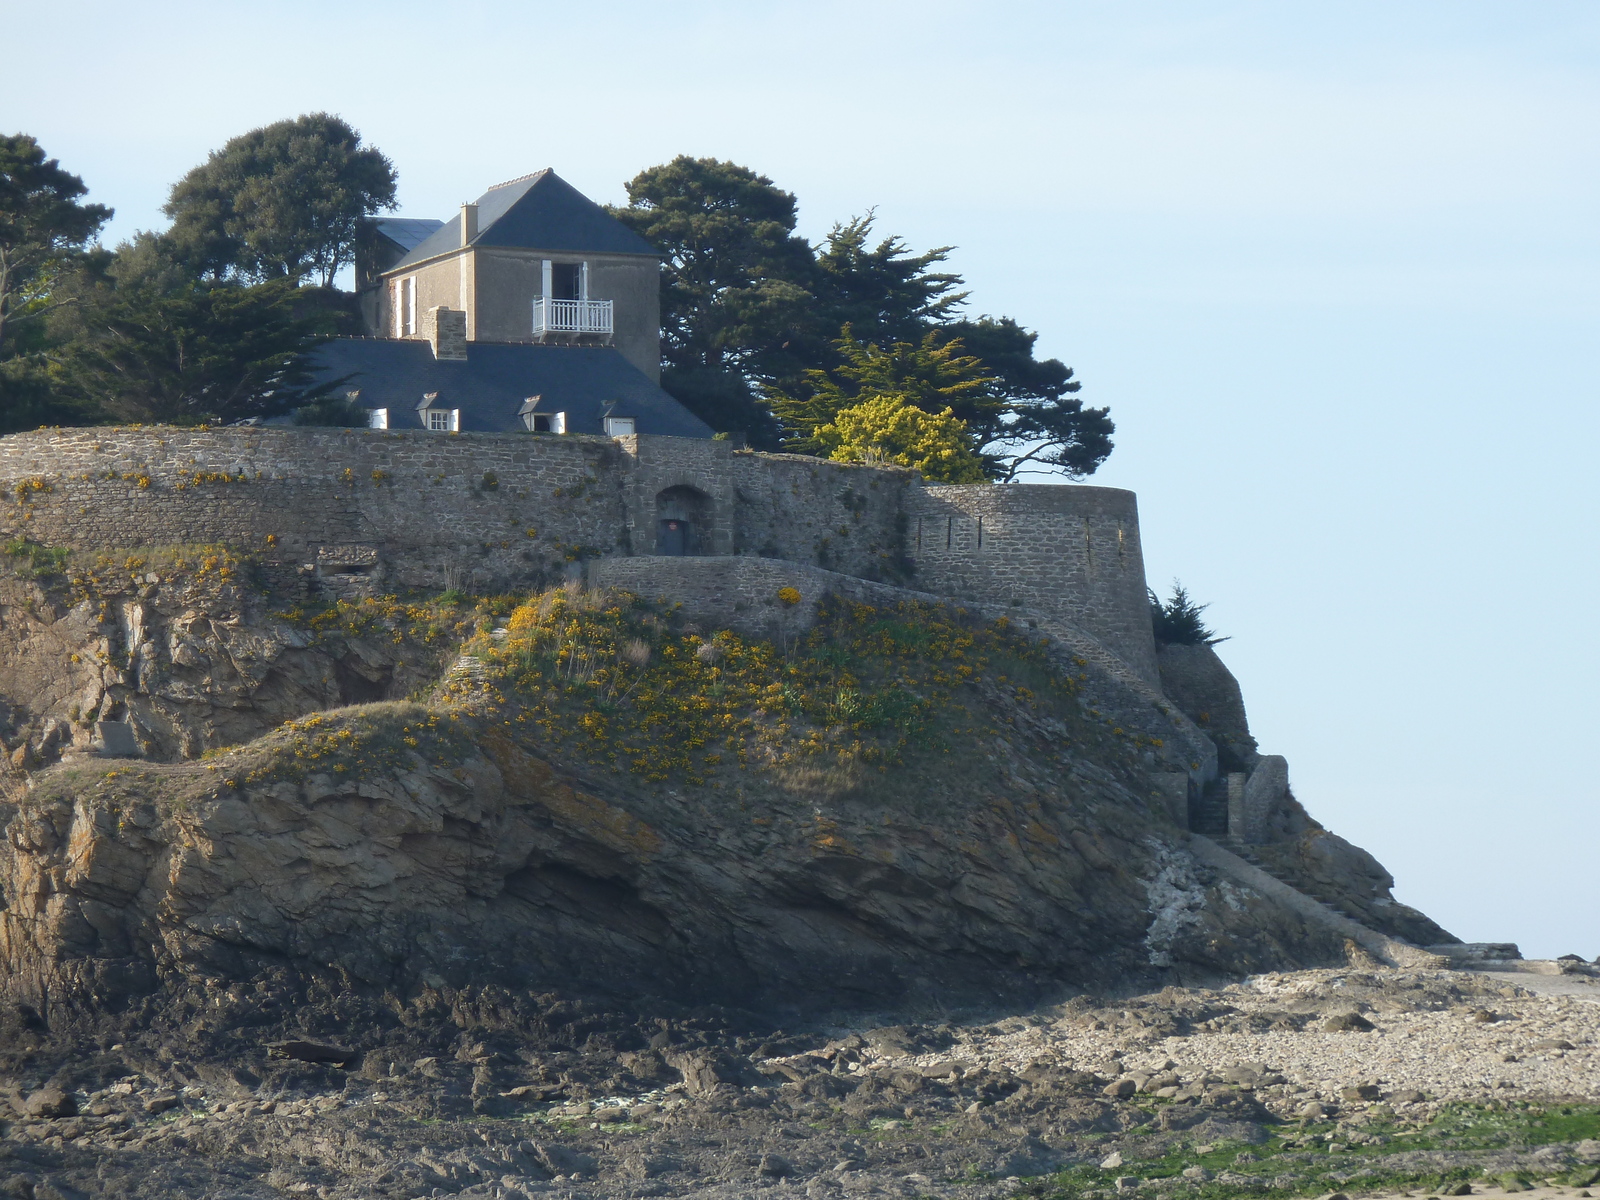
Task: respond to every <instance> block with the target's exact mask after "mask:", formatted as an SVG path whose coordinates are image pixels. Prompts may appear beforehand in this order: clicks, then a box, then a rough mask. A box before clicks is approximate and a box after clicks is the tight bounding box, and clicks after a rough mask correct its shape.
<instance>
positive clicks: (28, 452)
mask: <svg viewBox="0 0 1600 1200" xmlns="http://www.w3.org/2000/svg"><path fill="white" fill-rule="evenodd" d="M0 489H3V491H0V533H3V534H4V535H5V536H6V537H13V538H14V537H19V536H26V537H29V538H31V539H33V540H34V541H37V542H42V543H45V544H47V545H57V546H70V547H74V548H79V549H95V550H99V549H120V548H129V549H132V548H138V547H143V546H152V545H172V544H183V543H214V542H223V543H228V544H231V545H234V546H237V547H239V548H241V549H244V550H249V551H253V552H255V553H257V554H259V555H261V556H262V558H263V560H264V561H265V562H266V563H267V564H268V567H269V570H277V571H282V572H299V573H300V574H301V575H302V576H304V575H311V576H315V577H316V578H318V579H319V580H321V581H322V584H323V585H324V586H325V587H329V588H332V590H333V591H334V592H335V593H340V592H345V591H348V590H351V589H354V590H356V591H361V590H366V591H381V590H393V589H396V588H406V587H442V586H449V585H451V584H456V585H471V586H477V587H481V588H490V587H494V588H504V589H511V588H516V587H522V586H528V585H532V584H537V583H547V582H550V581H552V580H553V579H555V578H559V577H560V576H561V575H562V574H563V573H564V572H570V571H571V570H573V569H575V564H577V563H581V562H583V561H587V560H590V559H593V558H599V557H613V556H622V557H627V556H655V555H656V554H657V552H658V548H660V546H661V543H660V542H659V541H658V539H659V537H660V536H661V527H662V521H663V520H664V519H667V518H672V519H681V520H684V521H686V522H687V523H688V524H689V525H690V526H691V527H692V529H693V534H692V537H691V539H690V543H691V544H690V545H689V546H688V549H687V553H689V554H691V555H708V556H739V557H749V558H752V559H760V558H766V559H774V560H784V561H788V562H793V563H800V564H804V565H807V566H811V567H816V568H820V569H823V570H828V571H832V572H835V573H838V574H840V575H844V576H851V577H856V578H860V579H866V580H878V581H882V582H885V583H891V584H899V585H902V586H908V587H912V588H916V589H918V590H920V591H923V592H928V593H935V594H938V595H941V596H946V597H950V598H954V599H957V600H962V601H966V602H969V603H982V604H989V605H994V606H998V607H1000V608H1002V609H1004V608H1016V609H1023V608H1025V609H1027V610H1029V611H1030V612H1032V613H1034V614H1036V615H1037V616H1038V617H1039V618H1040V619H1047V620H1051V621H1057V622H1063V623H1065V624H1069V625H1071V626H1073V627H1074V628H1075V629H1077V630H1078V631H1080V632H1081V633H1085V634H1088V635H1089V636H1091V637H1092V638H1094V639H1096V640H1097V641H1098V642H1099V643H1100V644H1101V645H1103V646H1105V647H1107V648H1109V649H1110V651H1111V652H1113V653H1114V654H1115V655H1117V656H1118V657H1119V658H1121V659H1122V660H1123V661H1124V662H1125V663H1127V664H1128V665H1129V666H1130V667H1131V668H1132V669H1133V670H1134V671H1135V672H1136V673H1137V674H1139V675H1140V676H1141V677H1142V678H1143V679H1145V680H1147V681H1149V682H1151V683H1158V682H1159V674H1158V671H1157V667H1156V659H1155V647H1154V645H1153V643H1152V641H1151V635H1150V619H1149V610H1148V607H1147V601H1146V597H1145V582H1144V566H1143V562H1142V559H1141V555H1140V549H1139V523H1138V513H1137V509H1136V506H1135V502H1134V497H1133V495H1132V493H1130V492H1124V491H1119V490H1116V489H1111V488H1093V487H1082V486H1077V485H1066V486H1037V485H1008V486H1004V487H994V486H987V485H979V486H963V487H923V486H921V485H920V482H919V481H918V479H917V477H916V476H915V475H914V474H913V473H911V472H907V471H902V470H898V469H883V468H875V467H865V466H853V465H848V464H841V463H829V462H822V461H818V460H816V459H811V458H804V457H800V456H796V455H783V454H754V453H749V452H742V451H735V450H734V449H733V447H732V446H731V445H730V444H729V443H727V442H717V441H710V440H700V439H686V438H665V437H625V438H618V439H614V440H613V439H607V438H598V437H583V436H567V437H553V436H552V437H535V436H532V435H528V434H465V435H459V436H458V435H445V434H438V433H429V432H426V431H423V430H416V431H401V430H337V429H280V428H255V429H238V428H226V429H218V430H209V431H204V430H197V429H177V428H172V427H162V426H157V427H149V428H134V427H127V428H114V429H105V428H103V429H71V430H40V431H37V432H34V433H25V434H15V435H12V436H10V437H6V438H0ZM650 561H652V562H654V563H657V564H659V563H661V560H660V559H657V558H653V557H652V558H651V560H650ZM641 569H645V568H641ZM650 569H656V568H650ZM659 569H661V570H665V569H666V568H665V567H660V568H659Z"/></svg>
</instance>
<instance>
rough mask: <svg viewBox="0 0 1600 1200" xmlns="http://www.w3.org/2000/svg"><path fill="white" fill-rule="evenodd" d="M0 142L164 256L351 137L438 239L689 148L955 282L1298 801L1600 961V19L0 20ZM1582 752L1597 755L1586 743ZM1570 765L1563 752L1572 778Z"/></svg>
mask: <svg viewBox="0 0 1600 1200" xmlns="http://www.w3.org/2000/svg"><path fill="white" fill-rule="evenodd" d="M0 13H3V14H4V24H5V28H6V29H7V36H8V39H14V40H15V42H16V44H19V45H23V44H27V45H37V46H52V45H53V46H58V47H61V48H62V52H61V53H59V54H45V53H40V54H34V55H29V56H27V57H26V58H21V59H19V56H8V59H7V64H6V68H5V70H4V72H3V73H0V129H4V130H5V131H6V132H12V131H15V130H23V131H26V132H28V133H31V134H33V135H35V136H36V137H38V138H39V140H40V141H41V143H42V144H43V145H44V146H45V148H46V149H47V151H48V152H49V153H50V154H52V155H54V156H56V157H58V158H60V160H61V161H62V163H63V164H64V165H66V166H67V167H68V168H69V169H71V170H72V171H74V172H77V173H78V174H80V175H82V176H83V178H84V179H85V181H86V182H87V183H88V184H89V186H90V188H91V198H92V199H94V200H96V201H99V202H102V203H107V204H111V205H113V206H115V208H116V210H117V215H116V217H115V219H114V221H113V222H112V224H111V226H110V227H109V231H108V235H107V236H108V240H109V241H111V242H114V241H116V240H118V239H121V238H125V237H127V236H129V235H131V234H132V233H133V232H134V231H135V230H138V229H159V228H162V227H163V226H164V224H165V222H164V219H163V218H162V216H161V213H160V206H161V204H162V202H163V200H164V199H165V195H166V191H167V189H168V188H169V187H170V185H171V184H172V182H173V181H175V180H176V179H178V178H179V177H180V176H181V175H182V174H183V173H184V172H186V171H187V170H189V169H190V168H191V167H193V166H195V165H196V164H197V163H199V162H201V161H203V160H204V158H205V156H206V154H207V153H209V152H210V151H211V150H213V149H216V148H218V147H220V146H221V145H222V144H223V143H224V142H225V141H226V140H227V139H228V138H230V137H232V136H235V135H237V134H239V133H243V132H245V131H246V130H248V129H251V128H253V127H255V126H258V125H262V124H265V123H268V122H270V121H274V120H279V119H282V118H286V117H292V116H295V115H298V114H300V113H304V112H313V111H319V110H326V111H330V112H334V113H338V114H340V115H341V116H343V117H344V118H345V119H346V120H348V121H350V122H351V123H352V124H353V125H355V126H356V127H357V128H358V129H360V130H361V131H362V133H363V135H364V137H365V139H366V141H367V142H368V143H370V144H372V145H376V146H378V147H379V148H380V149H382V150H383V151H384V152H385V153H386V154H388V155H389V157H390V158H391V159H392V160H393V161H394V163H395V166H396V167H397V169H398V171H399V174H400V198H401V205H400V208H399V210H398V211H399V213H400V215H405V216H433V217H441V218H443V217H448V216H449V215H451V213H452V212H453V211H454V210H455V208H456V206H457V205H459V204H460V203H461V202H462V201H463V200H468V199H472V198H474V197H475V196H476V195H478V194H479V193H480V192H482V191H483V190H484V189H485V188H487V187H489V186H490V185H492V184H495V183H498V182H500V181H502V180H505V179H509V178H513V177H515V176H518V175H523V174H526V173H528V172H530V171H534V170H538V169H540V168H542V167H546V166H549V167H554V168H555V169H556V171H557V172H558V173H560V174H561V175H562V176H563V177H565V178H566V179H567V180H569V181H570V182H572V183H573V184H574V185H575V186H577V187H578V188H579V189H580V190H582V191H584V192H585V193H586V194H588V195H589V196H591V197H592V198H594V199H596V200H599V201H605V202H617V201H621V200H623V199H624V192H623V184H624V182H625V181H626V180H627V179H629V178H630V177H631V176H633V175H634V174H635V173H636V172H638V171H639V170H641V169H643V168H644V167H647V166H650V165H653V164H656V163H659V162H663V161H666V160H667V159H669V158H671V157H673V156H675V155H678V154H690V155H695V156H713V157H717V158H722V159H731V160H733V161H735V162H739V163H742V164H744V165H746V166H749V167H752V168H755V169H756V170H759V171H761V172H763V173H765V174H766V175H768V176H769V177H771V178H772V179H773V180H774V181H775V182H776V183H778V184H779V185H780V186H782V187H783V188H785V189H787V190H789V191H792V192H794V193H795V194H796V195H797V196H798V197H799V200H800V216H801V232H802V233H804V234H805V235H807V236H809V237H812V238H814V239H815V238H820V237H822V236H824V235H825V234H826V233H827V231H828V229H829V227H830V226H831V225H832V223H833V222H834V221H837V220H841V219H846V218H849V217H850V216H853V215H855V214H858V213H862V212H865V211H867V210H868V209H875V210H876V212H877V216H878V222H879V228H880V229H881V230H883V231H885V232H892V233H897V234H899V235H901V236H902V237H904V238H905V239H906V240H907V241H908V242H909V243H910V244H911V245H912V246H913V247H916V248H919V249H920V248H924V247H928V246H937V245H952V246H954V247H955V249H954V250H953V251H952V253H951V260H950V261H951V264H952V266H953V267H954V269H956V270H957V271H959V272H961V273H962V274H963V275H965V277H966V278H967V280H968V282H969V284H970V286H971V288H972V291H973V296H972V300H971V311H973V312H975V313H993V314H997V315H998V314H1004V315H1008V316H1013V317H1016V318H1017V319H1018V320H1020V321H1021V322H1023V324H1025V325H1027V326H1028V327H1029V328H1031V329H1034V330H1037V331H1038V332H1039V335H1040V337H1039V349H1040V351H1041V352H1042V353H1043V354H1045V355H1049V356H1054V357H1059V358H1061V359H1062V360H1063V361H1064V362H1066V363H1068V364H1069V365H1070V366H1072V367H1073V368H1074V369H1075V370H1076V372H1077V374H1078V378H1079V379H1081V381H1082V383H1083V392H1082V393H1081V394H1082V396H1083V397H1084V398H1085V400H1086V401H1088V402H1089V403H1091V404H1094V405H1105V406H1109V408H1110V409H1111V413H1112V416H1113V419H1114V420H1115V421H1116V423H1117V427H1118V433H1117V438H1116V441H1117V449H1116V451H1115V453H1114V454H1113V455H1112V456H1111V458H1110V460H1109V461H1108V462H1107V464H1106V465H1105V467H1103V468H1102V469H1101V471H1100V472H1099V473H1098V474H1097V475H1096V476H1095V477H1094V479H1093V482H1095V483H1099V484H1105V485H1108V486H1115V487H1123V488H1129V489H1132V490H1134V491H1136V492H1137V493H1138V494H1139V506H1140V513H1141V523H1142V530H1143V539H1144V549H1145V556H1146V568H1147V571H1148V574H1149V577H1150V579H1151V581H1152V583H1153V584H1154V585H1156V586H1157V587H1158V588H1161V589H1162V590H1165V589H1166V588H1167V587H1169V586H1170V583H1171V581H1172V580H1174V579H1181V580H1182V581H1183V583H1184V585H1185V586H1186V587H1187V588H1188V589H1189V590H1190V592H1191V593H1192V594H1193V595H1194V596H1195V597H1196V598H1198V599H1200V600H1202V601H1205V602H1207V603H1209V604H1210V606H1211V607H1210V609H1209V610H1208V613H1207V616H1208V617H1209V618H1210V620H1211V623H1212V624H1213V625H1214V627H1215V628H1216V629H1217V630H1218V631H1219V632H1220V633H1223V634H1226V635H1228V636H1229V638H1230V640H1229V641H1227V642H1225V643H1223V644H1222V645H1221V646H1220V647H1219V652H1220V653H1221V654H1222V656H1223V658H1224V659H1225V661H1226V662H1227V663H1228V664H1229V666H1230V667H1231V668H1232V670H1233V671H1234V673H1235V674H1236V675H1237V676H1238V677H1239V680H1240V682H1241V684H1242V685H1243V688H1244V694H1245V699H1246V703H1247V705H1248V707H1249V711H1250V716H1251V725H1252V729H1253V731H1254V732H1255V734H1256V736H1257V738H1258V740H1259V741H1260V743H1261V747H1262V749H1263V751H1264V752H1268V753H1278V754H1283V755H1285V756H1287V758H1288V760H1289V767H1290V775H1291V781H1292V785H1293V788H1294V791H1295V793H1296V795H1297V796H1298V797H1299V798H1300V799H1301V800H1302V801H1303V802H1304V803H1305V804H1306V806H1307V807H1308V808H1309V809H1310V811H1311V812H1312V814H1313V815H1314V816H1316V817H1317V818H1318V819H1320V820H1321V821H1322V822H1323V823H1324V824H1325V825H1326V826H1327V827H1328V828H1330V829H1332V830H1333V831H1334V832H1336V833H1338V834H1340V835H1341V836H1344V837H1346V838H1349V839H1350V840H1352V841H1354V842H1356V843H1358V844H1360V845H1362V846H1365V847H1366V848H1367V849H1369V850H1371V851H1372V852H1373V853H1374V854H1376V855H1377V857H1378V858H1379V859H1380V860H1381V861H1382V862H1383V863H1384V864H1385V865H1386V866H1387V867H1388V868H1389V869H1390V870H1391V871H1392V872H1393V874H1394V875H1395V877H1396V879H1397V885H1396V889H1395V891H1396V895H1397V896H1398V897H1399V898H1400V899H1402V900H1404V901H1405V902H1407V903H1410V904H1413V905H1416V906H1417V907H1420V908H1422V909H1423V910H1424V911H1426V912H1427V913H1429V914H1430V915H1431V916H1433V917H1434V918H1435V919H1436V920H1438V921H1439V922H1440V923H1441V924H1443V925H1444V926H1445V927H1446V928H1447V929H1449V930H1450V931H1452V932H1453V933H1455V934H1456V935H1457V936H1459V937H1461V938H1463V939H1465V940H1468V941H1516V942H1518V943H1520V944H1521V946H1522V949H1523V952H1524V953H1525V954H1527V955H1529V956H1554V955H1558V954H1565V953H1577V954H1581V955H1583V956H1585V957H1586V958H1594V957H1595V956H1597V955H1600V920H1597V909H1600V904H1597V899H1600V897H1597V892H1600V872H1597V871H1596V870H1595V869H1594V866H1593V862H1594V854H1595V847H1596V846H1597V845H1600V804H1597V801H1600V770H1597V768H1596V766H1595V764H1593V763H1591V762H1590V758H1591V755H1592V753H1593V751H1594V749H1595V747H1596V746H1597V745H1600V738H1597V736H1596V731H1595V728H1594V726H1595V723H1596V719H1597V717H1600V713H1597V711H1596V704H1595V701H1594V698H1593V697H1594V686H1595V683H1596V681H1597V680H1600V650H1597V646H1600V634H1597V630H1600V613H1597V615H1596V616H1590V617H1585V616H1584V615H1583V614H1584V606H1585V605H1586V604H1589V603H1595V604H1596V605H1597V610H1600V578H1597V568H1596V560H1597V554H1596V551H1597V545H1596V533H1595V531H1596V527H1597V524H1600V503H1597V501H1596V492H1597V488H1596V477H1597V476H1596V470H1595V467H1594V464H1593V459H1594V456H1595V455H1596V453H1597V447H1600V419H1597V415H1596V413H1597V408H1596V391H1597V383H1596V378H1597V376H1596V369H1595V368H1596V362H1595V359H1596V348H1597V339H1596V317H1597V310H1600V304H1597V300H1600V297H1597V281H1600V271H1597V267H1600V222H1597V220H1596V217H1597V215H1600V206H1597V201H1600V138H1597V137H1596V130H1597V129H1600V6H1597V5H1595V4H1594V3H1593V2H1592V0H1543V2H1542V3H1540V4H1537V5H1531V4H1509V3H1505V2H1504V0H1495V2H1493V3H1484V2H1479V0H1343V2H1342V3H1339V4H1308V3H1297V4H1284V3H1281V0H1279V2H1271V3H1268V2H1260V3H1243V2H1230V0H1211V2H1209V3H1194V2H1189V3H1176V2H1171V0H1142V2H1141V3H1139V4H1128V3H1126V2H1125V0H1121V2H1113V0H1106V2H1104V3H1090V2H1074V0H1054V2H1052V3H1040V4H1033V3H1007V2H1005V0H987V2H985V3H944V2H939V0H919V2H917V3H874V2H872V0H854V2H852V3H838V2H834V0H811V2H808V3H804V4H796V3H752V2H751V0H744V2H742V3H714V2H705V0H680V2H679V3H675V4H672V5H661V4H648V5H647V4H639V3H634V2H633V0H611V2H610V3H607V4H605V5H576V4H574V5H555V4H550V3H548V2H546V0H540V2H535V3H527V2H524V3H504V2H501V3H492V2H480V3H461V2H459V0H458V2H456V3H452V4H449V5H440V4H420V3H413V2H411V0H389V2H386V3H384V4H381V5H379V4H376V3H369V2H361V0H318V2H317V3H314V4H313V3H291V2H284V0H259V2H257V3H254V4H251V5H230V4H217V3H215V2H214V0H212V2H210V3H205V4H200V3H195V4H182V3H172V2H169V0H150V2H148V3H145V4H142V5H137V6H133V5H127V4H124V3H115V4H112V3H102V2H97V0H86V2H80V3H74V4H71V5H65V4H61V5H41V4H28V5H24V4H21V3H19V2H17V0H0ZM1591 739H1594V740H1591ZM1585 747H1589V749H1588V750H1585Z"/></svg>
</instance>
